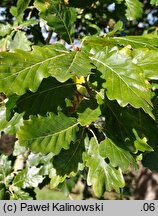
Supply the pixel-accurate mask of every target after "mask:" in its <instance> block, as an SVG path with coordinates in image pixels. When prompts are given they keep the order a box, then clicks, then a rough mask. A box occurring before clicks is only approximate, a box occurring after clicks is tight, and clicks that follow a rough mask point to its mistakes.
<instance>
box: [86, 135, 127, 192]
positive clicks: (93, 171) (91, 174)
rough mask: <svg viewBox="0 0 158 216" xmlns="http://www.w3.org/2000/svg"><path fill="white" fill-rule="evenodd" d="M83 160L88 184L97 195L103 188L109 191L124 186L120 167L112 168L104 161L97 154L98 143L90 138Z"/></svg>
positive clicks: (117, 189)
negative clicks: (86, 168) (86, 169)
mask: <svg viewBox="0 0 158 216" xmlns="http://www.w3.org/2000/svg"><path fill="white" fill-rule="evenodd" d="M84 161H85V163H86V166H87V167H88V168H89V170H88V178H87V183H88V185H92V187H93V190H94V192H95V194H96V195H97V196H101V195H102V194H103V193H104V191H105V190H108V191H111V190H112V189H115V190H116V191H117V192H119V189H120V188H122V187H124V180H123V176H122V171H121V169H120V168H118V169H116V168H114V167H113V166H112V165H111V164H110V163H109V164H108V163H106V162H105V160H104V158H103V157H102V156H100V154H99V144H98V143H97V141H96V140H95V138H92V139H91V140H90V142H89V144H88V145H87V153H85V154H84Z"/></svg>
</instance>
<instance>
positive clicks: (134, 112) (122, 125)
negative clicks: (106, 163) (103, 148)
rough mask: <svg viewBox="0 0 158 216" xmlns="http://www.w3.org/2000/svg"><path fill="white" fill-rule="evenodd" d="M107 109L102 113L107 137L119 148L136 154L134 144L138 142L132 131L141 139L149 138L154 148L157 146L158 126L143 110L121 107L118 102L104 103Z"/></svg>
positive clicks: (106, 101)
mask: <svg viewBox="0 0 158 216" xmlns="http://www.w3.org/2000/svg"><path fill="white" fill-rule="evenodd" d="M104 104H105V108H104V111H103V113H102V115H103V116H105V117H106V119H105V125H106V126H105V127H106V136H107V137H108V138H110V140H112V141H113V142H114V143H115V144H116V145H117V146H119V147H121V148H123V149H125V150H127V151H129V152H132V153H133V154H134V153H135V152H136V148H135V146H134V142H135V140H136V137H135V135H134V134H133V132H132V129H133V128H135V130H136V131H137V132H138V134H139V136H140V137H147V138H148V143H149V145H150V146H152V147H153V148H154V147H155V146H156V145H157V144H156V143H157V139H158V134H157V130H158V125H157V123H156V122H155V121H154V120H153V119H152V118H150V117H149V116H148V115H146V113H144V112H143V110H140V109H134V108H133V107H129V106H128V107H124V108H123V107H120V106H119V104H117V103H116V101H109V100H107V99H106V100H105V101H104Z"/></svg>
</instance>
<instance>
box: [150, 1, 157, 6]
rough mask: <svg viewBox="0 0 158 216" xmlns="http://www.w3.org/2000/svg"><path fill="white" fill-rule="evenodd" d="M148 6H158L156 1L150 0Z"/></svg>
mask: <svg viewBox="0 0 158 216" xmlns="http://www.w3.org/2000/svg"><path fill="white" fill-rule="evenodd" d="M150 4H151V5H156V6H158V0H150Z"/></svg>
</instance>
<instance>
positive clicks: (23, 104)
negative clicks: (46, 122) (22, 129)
mask: <svg viewBox="0 0 158 216" xmlns="http://www.w3.org/2000/svg"><path fill="white" fill-rule="evenodd" d="M74 92H75V85H74V83H73V82H72V81H67V82H65V83H60V82H58V81H57V80H56V79H55V78H52V77H48V78H47V79H44V80H43V81H42V83H41V85H40V87H39V89H38V91H37V92H35V93H32V92H30V91H29V92H27V93H26V94H24V95H23V96H21V97H20V98H19V100H18V101H17V102H16V106H17V110H18V112H23V111H25V117H28V116H29V115H34V114H41V115H44V114H46V113H47V112H54V113H57V110H58V108H59V107H60V109H62V110H63V111H64V110H66V99H68V100H70V101H71V100H72V98H73V95H74Z"/></svg>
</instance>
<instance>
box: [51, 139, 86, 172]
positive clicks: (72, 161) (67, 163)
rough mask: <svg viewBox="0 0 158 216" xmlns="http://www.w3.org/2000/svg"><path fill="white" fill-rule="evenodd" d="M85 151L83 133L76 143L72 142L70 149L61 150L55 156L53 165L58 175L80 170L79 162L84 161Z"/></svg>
mask: <svg viewBox="0 0 158 216" xmlns="http://www.w3.org/2000/svg"><path fill="white" fill-rule="evenodd" d="M83 151H84V142H83V136H82V135H81V136H80V138H78V139H77V140H76V141H75V142H74V143H71V144H70V147H69V149H67V150H65V149H62V150H61V152H60V153H59V154H58V155H57V156H54V157H53V165H54V168H55V169H56V172H57V174H58V175H61V176H64V175H69V174H70V173H72V172H73V173H76V172H77V171H78V164H79V163H81V162H82V153H83Z"/></svg>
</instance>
